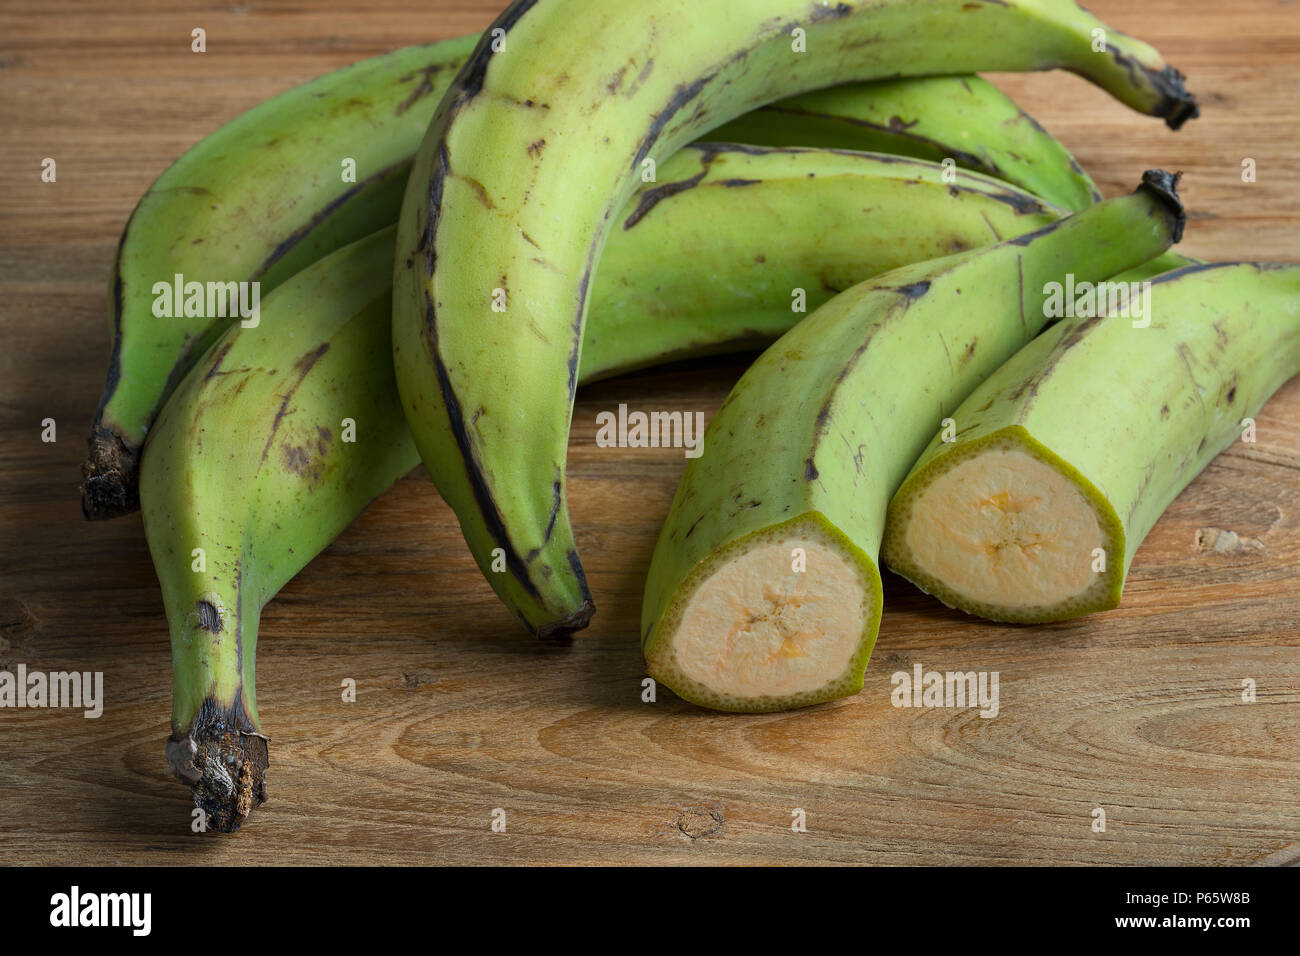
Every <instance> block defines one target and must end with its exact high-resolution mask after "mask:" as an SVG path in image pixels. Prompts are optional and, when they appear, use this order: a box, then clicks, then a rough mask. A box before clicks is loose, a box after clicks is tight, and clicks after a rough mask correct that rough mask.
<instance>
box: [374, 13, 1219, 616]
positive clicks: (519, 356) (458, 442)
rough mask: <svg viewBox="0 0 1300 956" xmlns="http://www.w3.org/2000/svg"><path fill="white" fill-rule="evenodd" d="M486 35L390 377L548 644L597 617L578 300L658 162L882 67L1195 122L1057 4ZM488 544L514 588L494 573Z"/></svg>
mask: <svg viewBox="0 0 1300 956" xmlns="http://www.w3.org/2000/svg"><path fill="white" fill-rule="evenodd" d="M1094 30H1101V31H1102V34H1101V35H1102V36H1104V37H1108V39H1107V40H1106V42H1105V44H1103V45H1104V47H1105V52H1096V51H1094V49H1093V44H1094V42H1095V40H1094V35H1093V33H1094ZM490 33H491V36H485V38H484V40H483V42H481V43H480V44H479V46H478V48H477V49H476V50H475V52H474V54H473V55H472V56H471V57H470V59H469V61H468V62H467V63H466V64H465V67H464V68H463V69H462V70H461V72H460V74H459V75H458V76H457V78H456V81H455V82H454V83H453V85H452V87H451V89H449V90H448V92H447V94H446V96H444V98H443V100H442V102H441V103H440V105H439V107H438V110H437V112H436V113H435V114H434V118H433V122H432V124H431V126H430V128H429V132H428V134H427V135H426V137H425V139H424V141H423V143H422V144H421V147H420V151H419V153H418V154H417V156H416V160H415V165H414V167H413V169H412V172H411V178H410V181H409V183H408V188H407V193H406V198H405V201H404V206H403V210H402V217H401V220H400V223H399V232H398V253H397V268H396V273H395V277H394V288H393V322H394V326H393V347H394V362H395V365H396V369H397V381H398V385H399V387H400V388H401V390H402V398H403V408H404V410H405V411H406V415H407V419H408V420H409V421H410V422H411V423H412V430H413V432H414V434H415V437H416V444H417V445H418V446H419V448H420V452H421V457H422V458H423V459H424V462H425V465H426V467H427V468H428V470H429V473H430V475H431V476H432V477H433V479H434V482H435V484H436V485H437V486H438V490H439V491H440V492H441V494H442V496H443V498H444V499H445V500H446V501H447V503H448V504H449V505H450V506H451V507H452V509H453V510H454V511H455V512H456V515H457V517H458V518H459V519H460V523H461V529H462V531H463V532H464V534H465V538H466V540H467V542H468V544H469V547H470V550H471V552H472V553H473V554H474V556H475V559H476V560H477V562H478V564H479V567H480V569H482V570H483V572H484V574H485V575H486V576H487V577H488V580H489V581H490V582H491V584H492V586H493V588H494V589H495V590H496V591H497V593H498V595H500V596H501V598H502V599H503V600H504V601H505V603H506V605H507V606H508V607H509V608H510V609H511V610H512V611H513V612H514V613H515V614H516V615H517V616H518V617H519V618H520V619H521V620H522V621H523V622H524V623H525V624H526V625H527V626H528V627H529V628H531V629H532V630H534V631H535V632H536V633H538V634H539V635H542V636H545V635H549V634H562V633H566V632H569V631H573V630H577V629H579V628H582V627H585V626H586V624H587V622H588V620H589V619H590V616H591V614H592V613H593V611H594V605H593V604H592V601H591V595H590V593H589V590H588V588H587V582H586V577H585V574H584V573H583V569H582V565H581V562H580V560H579V557H578V552H577V546H576V543H575V541H574V537H573V531H572V528H571V527H570V523H569V519H568V506H567V497H566V491H565V480H564V475H565V454H566V450H567V436H568V430H569V419H570V415H571V410H572V403H573V394H574V388H575V385H576V383H577V370H578V367H579V360H580V356H581V345H582V337H583V327H584V323H585V319H586V313H587V306H588V292H589V286H590V284H591V281H592V278H593V276H594V275H595V273H596V266H597V263H598V261H599V259H600V255H601V252H602V250H603V248H604V245H605V241H606V239H607V238H608V236H609V235H610V233H611V231H612V230H613V229H616V228H618V226H617V224H616V216H617V213H618V210H619V209H621V208H622V206H623V204H624V202H625V201H626V199H627V198H628V196H629V195H630V194H631V192H632V190H633V188H634V187H635V184H636V182H637V180H638V178H639V177H642V176H646V175H648V174H649V173H650V171H651V169H652V165H651V164H653V163H654V162H656V161H661V160H662V159H663V158H664V157H665V156H668V155H671V154H672V152H674V151H675V149H676V148H677V147H679V146H681V145H682V144H684V143H686V142H689V141H690V140H691V139H693V138H694V137H696V136H697V135H699V134H700V133H702V132H704V131H705V130H708V129H710V128H713V127H716V126H718V125H720V124H721V123H724V122H726V121H727V120H730V119H732V118H734V117H736V116H738V115H740V114H741V113H744V112H745V111H746V110H750V109H753V108H755V107H757V106H761V105H763V104H765V103H770V102H773V101H775V100H776V99H778V98H780V97H783V96H789V95H793V94H797V93H800V92H805V91H807V90H810V89H814V88H817V87H822V86H826V85H829V84H833V83H837V82H846V81H851V80H867V79H879V78H883V77H886V76H914V75H924V74H932V73H955V72H970V71H973V70H977V69H1000V70H1038V69H1049V68H1052V67H1064V68H1066V69H1070V70H1072V71H1074V72H1076V73H1079V74H1081V75H1083V76H1084V77H1086V78H1088V79H1090V80H1092V81H1093V82H1095V83H1097V84H1099V85H1101V86H1102V87H1104V88H1105V89H1107V90H1109V91H1110V92H1112V93H1113V94H1114V95H1115V96H1117V97H1118V98H1120V99H1121V100H1123V101H1124V102H1126V103H1128V104H1129V105H1131V106H1133V107H1135V108H1137V109H1140V110H1144V111H1146V112H1148V113H1153V114H1155V115H1159V116H1164V117H1166V118H1167V120H1168V122H1169V124H1170V125H1171V126H1177V125H1179V124H1180V123H1181V122H1182V121H1183V120H1185V119H1186V118H1188V117H1189V116H1192V115H1195V112H1196V107H1195V101H1194V100H1193V98H1192V97H1190V96H1189V95H1188V94H1187V93H1186V91H1185V90H1184V89H1183V87H1182V83H1181V77H1180V76H1179V74H1177V73H1176V71H1174V70H1172V69H1171V68H1169V67H1168V66H1166V64H1165V63H1164V61H1163V60H1162V59H1161V58H1160V56H1159V54H1157V53H1156V51H1155V50H1153V49H1152V48H1151V47H1149V46H1147V45H1146V44H1143V43H1141V42H1139V41H1136V40H1133V39H1131V38H1129V37H1125V36H1123V35H1121V34H1118V33H1110V34H1107V33H1106V32H1105V27H1104V25H1103V24H1101V23H1100V21H1098V20H1096V19H1095V18H1094V17H1092V16H1091V15H1090V14H1088V13H1086V12H1085V11H1083V10H1081V9H1080V8H1079V7H1077V6H1076V5H1075V4H1074V3H1073V2H1070V0H999V2H997V3H970V2H967V0H877V2H872V3H863V2H853V3H849V2H842V3H837V4H834V5H832V4H830V3H815V4H813V5H811V6H809V4H808V3H807V0H797V2H794V0H737V2H732V3H727V4H707V5H701V4H698V3H689V2H687V0H646V2H642V3H639V4H636V5H634V6H632V7H619V8H618V9H615V8H613V7H609V6H604V5H593V4H591V3H589V2H587V0H515V2H514V3H512V4H511V6H510V7H509V8H508V9H507V10H506V11H505V12H504V13H502V14H501V16H500V17H499V18H498V19H497V20H496V22H495V23H494V25H493V28H492V30H491V31H490ZM792 37H793V39H792ZM801 50H802V51H803V52H801ZM501 304H503V305H504V306H505V309H506V311H505V312H504V313H499V312H494V311H493V307H494V306H495V305H501ZM501 370H509V374H501ZM498 553H503V554H504V555H505V561H506V565H507V568H508V573H506V574H493V573H492V572H491V571H490V568H491V566H492V563H493V560H494V555H495V554H498Z"/></svg>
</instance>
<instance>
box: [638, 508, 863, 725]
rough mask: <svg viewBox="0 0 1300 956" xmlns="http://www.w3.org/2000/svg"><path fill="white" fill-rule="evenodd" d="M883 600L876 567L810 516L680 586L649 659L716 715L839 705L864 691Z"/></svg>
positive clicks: (751, 539)
mask: <svg viewBox="0 0 1300 956" xmlns="http://www.w3.org/2000/svg"><path fill="white" fill-rule="evenodd" d="M818 519H820V520H818ZM881 603H882V602H881V590H880V575H879V573H878V572H877V571H876V569H875V566H874V565H873V564H872V563H871V562H870V561H868V560H867V559H866V557H865V556H864V555H863V554H862V552H861V551H859V550H858V549H857V548H856V547H854V546H853V545H852V544H851V543H849V542H848V540H847V539H845V538H844V537H843V536H842V535H840V534H839V533H838V532H836V531H835V530H834V529H832V528H830V527H829V525H828V524H827V523H826V521H825V519H823V518H821V516H820V515H808V516H804V517H803V518H799V519H795V521H793V522H785V523H783V524H781V525H778V526H775V527H772V528H766V529H763V530H762V531H759V532H757V533H755V534H753V535H750V536H748V537H745V538H742V539H740V540H739V541H736V542H734V543H732V544H731V545H729V546H728V547H726V548H724V549H722V550H721V551H719V552H717V553H716V554H714V555H713V556H711V557H710V558H709V559H708V560H706V561H704V562H703V563H701V565H700V566H699V567H698V568H696V570H695V571H694V572H693V573H692V574H691V575H689V576H688V577H687V578H686V580H685V581H683V583H682V584H681V586H680V587H679V588H678V590H677V595H676V596H675V597H674V599H673V600H672V602H671V603H670V604H669V607H668V610H667V613H666V614H665V615H664V617H663V620H662V621H661V623H660V625H659V627H658V628H656V631H655V633H654V635H653V636H652V637H651V639H650V641H649V643H648V644H647V647H646V660H647V662H648V665H649V671H650V674H651V676H653V677H654V678H655V679H656V680H658V681H660V682H661V683H663V684H665V685H667V686H668V687H670V688H671V689H672V690H674V691H675V692H676V693H677V694H678V695H680V696H681V697H683V698H685V699H686V700H689V701H691V702H693V703H696V704H700V705H703V706H705V707H710V708H713V709H715V710H728V711H740V712H768V711H776V710H787V709H790V708H794V707H804V706H807V705H809V704H816V703H821V702H823V701H828V700H835V699H836V698H840V697H846V696H848V695H850V694H854V693H857V692H858V691H859V690H861V689H862V675H863V671H864V670H865V669H866V666H867V660H868V658H869V657H870V656H871V648H872V645H873V644H874V643H875V638H876V630H877V626H878V624H879V621H880V609H881Z"/></svg>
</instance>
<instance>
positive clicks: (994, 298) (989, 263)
mask: <svg viewBox="0 0 1300 956" xmlns="http://www.w3.org/2000/svg"><path fill="white" fill-rule="evenodd" d="M1175 181H1176V178H1175V177H1173V176H1170V175H1169V174H1168V173H1163V172H1160V171H1158V170H1156V171H1150V172H1148V173H1147V174H1146V176H1145V177H1144V179H1143V183H1142V185H1141V186H1140V187H1139V188H1138V190H1137V191H1136V192H1135V193H1133V194H1132V195H1130V196H1126V197H1123V198H1119V199H1112V200H1107V201H1105V202H1102V203H1099V204H1097V205H1095V206H1092V207H1090V208H1088V209H1085V210H1083V211H1082V212H1078V213H1075V214H1074V215H1073V216H1070V217H1069V218H1066V219H1062V220H1060V221H1058V222H1056V223H1053V224H1051V225H1049V226H1046V227H1044V228H1042V229H1040V230H1038V231H1037V232H1033V233H1030V234H1028V235H1025V236H1021V237H1018V238H1016V239H1010V240H1007V241H1005V242H1002V243H999V244H997V245H993V246H989V247H987V248H984V249H977V250H974V251H972V252H966V253H961V254H958V255H954V256H950V257H947V258H945V259H940V260H937V261H934V262H927V263H920V264H917V265H912V266H905V267H903V268H901V269H898V270H895V271H893V272H890V273H886V274H885V275H882V276H878V277H876V278H874V279H869V280H867V281H866V282H863V283H860V284H859V285H856V286H854V287H853V288H850V289H848V290H847V291H845V292H843V293H841V294H840V295H837V296H835V297H834V298H833V299H831V300H830V301H829V302H827V303H826V304H825V305H823V306H821V307H820V308H819V309H817V310H816V311H815V312H813V313H811V314H810V315H809V316H808V317H807V318H806V319H804V320H803V321H802V322H800V323H799V324H798V325H796V326H795V327H794V328H793V329H791V330H790V331H789V332H787V333H786V334H785V335H783V336H782V337H781V338H780V339H778V340H777V341H776V342H775V343H773V345H772V346H771V347H770V348H768V350H767V351H766V352H764V353H763V355H762V356H761V357H760V358H759V359H758V361H756V362H755V363H754V364H753V365H752V366H751V367H750V368H749V370H748V371H746V372H745V374H744V375H743V376H741V378H740V381H739V382H737V384H736V387H735V388H734V389H732V391H731V394H730V395H728V396H727V399H726V401H724V402H723V404H722V407H721V408H720V409H719V410H718V414H717V415H716V416H715V417H714V419H713V421H712V422H711V423H710V425H709V428H708V430H707V431H706V432H705V435H704V443H703V454H702V456H701V457H699V458H696V459H694V460H692V461H691V462H690V464H688V465H687V468H686V472H685V474H684V475H683V477H682V480H681V482H680V484H679V485H678V488H677V493H676V495H675V496H674V498H673V503H672V506H671V508H670V509H669V512H668V517H667V519H666V520H665V522H664V526H663V530H662V531H661V532H660V535H659V540H658V542H657V543H656V545H655V551H654V556H653V558H652V559H651V564H650V573H649V576H648V578H647V582H646V592H645V599H644V602H643V605H642V629H643V630H642V633H643V638H642V647H643V650H644V652H645V657H646V663H647V666H648V668H649V672H650V674H651V676H653V677H654V678H655V679H656V680H659V681H661V682H662V683H664V684H666V685H667V686H668V687H669V688H671V689H672V690H674V691H676V692H677V694H679V695H680V696H682V697H684V698H686V699H687V700H689V701H692V702H694V703H697V704H702V705H704V706H706V707H711V708H716V709H720V710H731V711H773V710H785V709H788V708H791V707H800V706H805V705H808V704H814V703H819V702H821V701H827V700H834V699H836V698H840V697H845V696H848V695H849V694H852V693H854V692H856V691H857V690H858V689H860V688H861V686H862V679H863V672H864V670H865V669H866V665H867V661H868V658H869V657H870V654H871V649H872V647H873V645H874V643H875V640H876V633H877V630H878V628H879V624H880V617H881V610H882V608H881V603H882V602H881V583H880V572H879V569H878V565H877V558H878V555H879V549H880V543H881V537H882V534H883V532H884V528H885V512H886V508H887V506H888V504H889V500H890V498H891V496H892V495H893V494H894V492H895V491H896V490H897V488H898V486H899V484H900V483H901V482H902V481H903V479H904V477H905V476H906V475H907V471H908V469H909V468H910V467H911V465H912V463H913V462H914V461H915V460H916V458H917V456H918V455H920V454H921V452H922V451H923V450H924V449H925V446H926V444H927V442H928V441H929V439H930V436H931V435H933V434H934V432H935V430H936V428H938V426H939V424H940V422H941V421H942V420H943V418H944V417H945V416H946V415H947V414H948V413H949V412H951V411H952V409H954V408H956V407H957V405H958V404H959V403H960V402H961V401H962V399H964V398H965V396H966V395H967V394H969V393H970V392H971V391H972V390H973V389H974V388H976V386H978V385H979V383H980V382H981V381H982V380H983V379H984V378H985V377H987V376H988V375H989V374H991V373H992V372H993V371H994V370H995V369H997V368H998V366H999V365H1001V364H1002V363H1003V362H1004V361H1006V360H1007V359H1008V358H1010V357H1011V356H1012V355H1014V354H1015V353H1016V352H1017V351H1018V350H1019V349H1021V348H1022V347H1024V346H1025V345H1026V344H1027V343H1028V342H1030V341H1031V340H1032V339H1033V338H1034V336H1035V335H1037V334H1038V332H1039V331H1040V330H1041V329H1042V328H1043V327H1044V326H1045V325H1047V324H1048V321H1049V319H1048V316H1047V310H1046V309H1045V308H1044V307H1043V303H1044V295H1043V290H1044V289H1045V287H1046V284H1047V283H1048V282H1052V281H1056V280H1059V279H1061V278H1063V277H1064V276H1065V275H1066V274H1067V273H1069V274H1073V275H1075V276H1076V277H1078V278H1079V280H1080V281H1096V280H1099V279H1104V278H1106V277H1108V276H1111V275H1114V274H1115V273H1117V272H1121V271H1123V270H1125V269H1129V268H1132V267H1135V266H1137V265H1139V264H1141V263H1144V262H1147V261H1148V260H1150V259H1152V258H1154V257H1156V256H1159V255H1161V254H1162V253H1164V252H1165V250H1166V249H1167V248H1168V247H1169V246H1170V245H1171V244H1172V243H1173V242H1175V241H1176V239H1177V237H1179V236H1181V234H1182V228H1183V223H1184V214H1183V209H1182V204H1181V202H1180V201H1179V199H1178V196H1177V193H1176V192H1175V189H1174V184H1175ZM990 467H993V466H992V465H991V466H990ZM1017 490H1021V491H1023V490H1024V489H1021V488H1019V486H1017ZM1003 503H1004V504H1005V505H1006V507H1007V508H1008V509H1013V508H1015V507H1017V506H1018V502H1017V501H1015V500H1013V496H1012V495H1010V494H1008V495H1006V496H1004V499H1003Z"/></svg>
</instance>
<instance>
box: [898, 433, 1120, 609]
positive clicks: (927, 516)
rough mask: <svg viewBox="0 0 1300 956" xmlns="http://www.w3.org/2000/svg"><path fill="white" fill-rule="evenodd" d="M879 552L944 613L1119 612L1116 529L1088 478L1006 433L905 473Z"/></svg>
mask: <svg viewBox="0 0 1300 956" xmlns="http://www.w3.org/2000/svg"><path fill="white" fill-rule="evenodd" d="M883 555H884V560H885V562H886V563H887V564H888V565H889V567H890V568H891V569H892V570H894V571H896V572H897V573H899V574H901V575H903V576H904V577H906V578H907V579H908V580H910V581H912V582H913V583H914V584H916V585H917V586H918V587H920V588H921V589H922V590H923V591H926V592H927V593H929V594H933V595H934V596H935V597H937V598H939V599H940V600H941V601H943V602H944V603H945V604H947V605H949V606H950V607H960V608H962V609H963V610H966V611H968V612H970V613H973V614H978V615H979V616H981V617H986V618H989V619H991V620H995V621H1007V622H1012V623H1038V622H1043V621H1056V620H1062V619H1064V618H1070V617H1077V616H1079V615H1081V614H1089V613H1092V612H1093V611H1100V610H1106V609H1108V608H1112V607H1116V606H1117V605H1118V604H1119V595H1120V591H1121V589H1122V586H1123V570H1124V569H1123V565H1124V532H1123V529H1122V527H1121V525H1120V523H1119V520H1118V518H1117V517H1116V515H1115V514H1114V512H1113V511H1112V509H1111V508H1110V506H1109V504H1107V502H1106V499H1105V497H1104V496H1103V495H1102V494H1101V493H1100V492H1099V491H1098V490H1097V489H1096V488H1095V487H1094V486H1093V485H1092V483H1091V482H1089V481H1088V480H1087V479H1086V478H1085V477H1084V476H1083V475H1081V474H1079V473H1078V472H1077V471H1076V470H1075V469H1074V468H1072V467H1071V466H1070V465H1069V464H1068V463H1066V462H1064V461H1062V460H1061V459H1060V458H1058V457H1057V456H1056V455H1054V454H1053V453H1052V452H1051V451H1049V450H1048V449H1046V448H1044V447H1043V446H1042V445H1040V444H1039V443H1038V442H1036V441H1034V439H1033V438H1032V437H1031V436H1030V435H1029V433H1028V432H1026V431H1025V430H1024V429H1023V428H1021V427H1019V426H1012V427H1009V428H1004V429H1000V430H998V431H996V432H993V433H991V434H989V435H988V436H986V437H985V438H982V439H979V440H976V441H972V442H970V443H969V444H966V445H963V446H961V447H960V448H959V449H956V450H954V451H951V452H949V453H948V454H944V455H940V456H939V457H937V458H935V459H933V460H932V461H931V462H930V463H929V464H928V465H926V466H925V467H923V468H922V469H921V470H919V471H918V472H916V474H914V475H913V476H911V478H909V479H908V481H906V482H905V483H904V484H903V487H902V488H900V489H899V492H898V494H897V495H896V496H895V497H894V500H893V502H892V503H891V504H890V508H889V518H888V522H887V527H886V532H885V540H884V545H883Z"/></svg>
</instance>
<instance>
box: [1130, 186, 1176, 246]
mask: <svg viewBox="0 0 1300 956" xmlns="http://www.w3.org/2000/svg"><path fill="white" fill-rule="evenodd" d="M1182 178H1183V174H1182V173H1170V172H1166V171H1165V170H1163V169H1148V170H1147V171H1146V172H1144V173H1143V174H1142V184H1141V185H1140V186H1138V188H1137V191H1139V192H1140V191H1142V190H1144V189H1145V190H1147V191H1148V192H1151V193H1153V194H1154V195H1155V196H1156V197H1158V198H1159V199H1160V200H1161V202H1162V203H1163V204H1164V207H1165V210H1166V212H1168V213H1169V214H1170V215H1171V216H1172V217H1173V220H1174V221H1173V241H1174V242H1181V241H1182V238H1183V230H1184V229H1185V228H1186V227H1187V210H1186V209H1185V208H1184V207H1183V200H1182V197H1181V196H1179V195H1178V181H1179V180H1180V179H1182Z"/></svg>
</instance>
